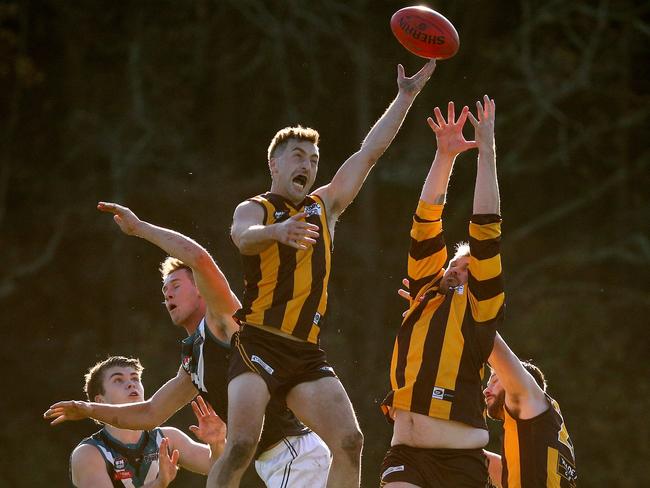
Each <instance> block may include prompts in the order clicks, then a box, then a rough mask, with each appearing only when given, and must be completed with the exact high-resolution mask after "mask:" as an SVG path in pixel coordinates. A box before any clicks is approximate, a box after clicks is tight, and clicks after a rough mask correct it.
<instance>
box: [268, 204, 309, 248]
mask: <svg viewBox="0 0 650 488" xmlns="http://www.w3.org/2000/svg"><path fill="white" fill-rule="evenodd" d="M306 216H307V214H306V213H305V212H300V213H297V214H296V215H294V216H293V217H290V218H288V219H287V220H285V221H284V222H280V223H278V224H275V225H276V227H275V236H274V237H275V240H276V241H278V242H281V243H282V244H286V245H287V246H291V247H295V248H296V249H302V250H304V249H307V248H308V247H309V246H311V245H313V244H316V239H317V238H318V226H317V225H315V224H310V223H309V222H306V221H305V220H303V219H304V218H305V217H306Z"/></svg>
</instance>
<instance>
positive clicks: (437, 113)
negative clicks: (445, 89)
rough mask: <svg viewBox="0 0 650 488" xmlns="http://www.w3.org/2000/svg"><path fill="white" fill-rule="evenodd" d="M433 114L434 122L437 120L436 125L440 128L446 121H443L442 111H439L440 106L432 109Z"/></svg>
mask: <svg viewBox="0 0 650 488" xmlns="http://www.w3.org/2000/svg"><path fill="white" fill-rule="evenodd" d="M433 115H435V117H436V122H438V125H439V126H440V128H443V127H444V126H445V125H447V123H446V122H445V118H444V117H443V116H442V112H441V111H440V107H436V108H434V109H433Z"/></svg>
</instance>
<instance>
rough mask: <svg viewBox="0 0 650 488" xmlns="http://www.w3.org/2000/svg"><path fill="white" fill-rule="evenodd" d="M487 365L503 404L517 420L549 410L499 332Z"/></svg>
mask: <svg viewBox="0 0 650 488" xmlns="http://www.w3.org/2000/svg"><path fill="white" fill-rule="evenodd" d="M488 362H489V363H490V367H492V369H493V370H494V372H495V373H496V375H497V377H498V378H499V382H500V383H501V385H502V386H503V389H504V390H505V392H506V399H505V404H506V407H507V408H508V411H509V412H511V413H512V414H513V415H515V416H516V417H518V418H521V419H530V418H533V417H536V416H537V415H539V414H540V413H542V412H544V411H545V410H546V409H547V408H548V402H547V401H546V395H545V394H544V391H542V389H541V388H540V387H539V385H538V384H537V382H536V381H535V379H534V378H533V377H532V375H531V374H530V373H529V372H528V371H526V369H525V368H524V367H523V365H522V364H521V361H519V358H518V357H517V356H516V355H515V353H513V352H512V350H511V349H510V348H509V347H508V344H506V342H505V341H504V340H503V338H502V337H501V335H499V333H498V332H497V334H496V337H495V338H494V347H493V348H492V353H491V354H490V357H489V358H488Z"/></svg>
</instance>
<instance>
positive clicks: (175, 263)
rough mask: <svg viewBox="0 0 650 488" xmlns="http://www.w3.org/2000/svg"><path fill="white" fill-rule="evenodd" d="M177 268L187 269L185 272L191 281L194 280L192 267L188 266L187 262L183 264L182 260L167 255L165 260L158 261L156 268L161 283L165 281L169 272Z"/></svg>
mask: <svg viewBox="0 0 650 488" xmlns="http://www.w3.org/2000/svg"><path fill="white" fill-rule="evenodd" d="M179 269H185V270H187V272H188V273H189V275H190V279H191V280H192V282H194V274H193V273H192V268H190V267H189V266H188V265H187V264H185V263H184V262H183V261H181V260H180V259H178V258H175V257H172V256H167V257H166V258H165V260H164V261H163V262H162V263H160V268H158V271H160V277H161V278H162V281H163V283H164V282H165V280H166V279H167V277H168V276H169V275H170V274H172V273H173V272H174V271H178V270H179Z"/></svg>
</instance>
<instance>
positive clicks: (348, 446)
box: [341, 429, 363, 457]
mask: <svg viewBox="0 0 650 488" xmlns="http://www.w3.org/2000/svg"><path fill="white" fill-rule="evenodd" d="M361 449H363V434H362V433H361V431H360V430H358V429H355V430H353V431H352V432H347V433H345V435H344V436H343V437H342V438H341V450H342V451H343V452H345V453H346V454H347V455H348V456H355V457H358V455H359V454H360V453H361Z"/></svg>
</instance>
